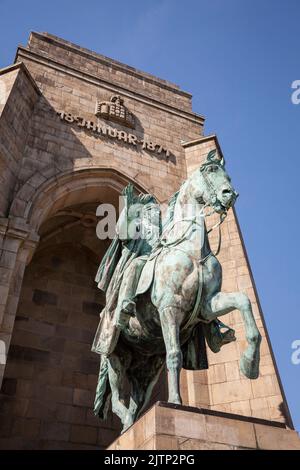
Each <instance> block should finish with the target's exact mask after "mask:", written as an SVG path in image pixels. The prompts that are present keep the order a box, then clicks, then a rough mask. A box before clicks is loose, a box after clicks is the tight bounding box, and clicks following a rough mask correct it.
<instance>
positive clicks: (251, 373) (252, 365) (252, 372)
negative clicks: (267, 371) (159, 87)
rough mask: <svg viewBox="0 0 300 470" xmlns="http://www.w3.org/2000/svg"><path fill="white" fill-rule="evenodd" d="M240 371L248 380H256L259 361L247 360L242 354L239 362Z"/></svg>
mask: <svg viewBox="0 0 300 470" xmlns="http://www.w3.org/2000/svg"><path fill="white" fill-rule="evenodd" d="M240 369H241V372H242V373H243V374H244V375H245V377H247V378H248V379H252V380H254V379H257V378H258V376H259V359H257V358H256V359H249V358H248V357H247V356H246V355H245V354H243V355H242V357H241V360H240Z"/></svg>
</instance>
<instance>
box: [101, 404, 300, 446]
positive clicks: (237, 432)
mask: <svg viewBox="0 0 300 470" xmlns="http://www.w3.org/2000/svg"><path fill="white" fill-rule="evenodd" d="M134 449H147V450H178V449H179V450H244V449H252V450H259V449H264V450H267V449H283V450H286V449H298V450H300V438H299V436H298V434H297V433H296V432H295V431H291V430H288V429H286V428H285V426H284V425H281V424H279V423H276V422H274V421H264V420H259V419H257V418H251V417H247V418H246V417H245V418H243V417H241V416H240V415H234V414H231V413H220V412H217V411H216V412H213V411H211V410H205V409H196V408H191V407H183V406H179V405H172V404H166V403H163V402H157V403H156V404H155V405H154V406H153V407H152V408H151V409H150V410H148V411H147V412H146V413H145V414H144V415H143V416H142V417H141V418H140V419H139V420H138V421H137V422H136V423H135V424H134V425H133V426H131V427H130V428H129V429H128V430H127V431H125V433H124V434H122V435H120V436H119V437H118V438H117V439H116V440H115V441H114V442H113V443H112V444H111V445H110V446H109V447H108V450H134Z"/></svg>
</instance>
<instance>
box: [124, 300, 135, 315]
mask: <svg viewBox="0 0 300 470" xmlns="http://www.w3.org/2000/svg"><path fill="white" fill-rule="evenodd" d="M135 307H136V305H135V302H134V301H133V300H129V299H125V300H123V302H122V307H121V314H122V313H125V315H129V316H131V317H134V316H135V314H136V308H135Z"/></svg>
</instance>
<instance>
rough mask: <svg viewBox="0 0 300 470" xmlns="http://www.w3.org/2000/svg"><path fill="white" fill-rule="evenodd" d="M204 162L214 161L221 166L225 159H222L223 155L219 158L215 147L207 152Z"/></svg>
mask: <svg viewBox="0 0 300 470" xmlns="http://www.w3.org/2000/svg"><path fill="white" fill-rule="evenodd" d="M206 162H207V163H213V162H215V163H219V165H222V166H224V165H225V160H224V158H223V157H222V158H221V159H220V158H219V156H218V153H217V150H216V149H214V150H211V151H210V152H208V154H207V157H206Z"/></svg>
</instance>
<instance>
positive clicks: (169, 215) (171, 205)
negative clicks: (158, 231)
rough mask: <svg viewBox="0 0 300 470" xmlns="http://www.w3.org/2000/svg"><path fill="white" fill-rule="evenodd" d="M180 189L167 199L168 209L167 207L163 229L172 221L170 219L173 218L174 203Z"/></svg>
mask: <svg viewBox="0 0 300 470" xmlns="http://www.w3.org/2000/svg"><path fill="white" fill-rule="evenodd" d="M180 189H181V187H180ZM180 189H179V190H178V191H176V193H174V194H173V195H172V196H171V197H170V199H169V202H168V209H167V213H166V219H165V221H164V223H163V230H165V228H167V226H168V225H169V224H170V223H171V222H172V220H173V218H174V211H175V204H176V201H177V198H178V195H179V193H180Z"/></svg>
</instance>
